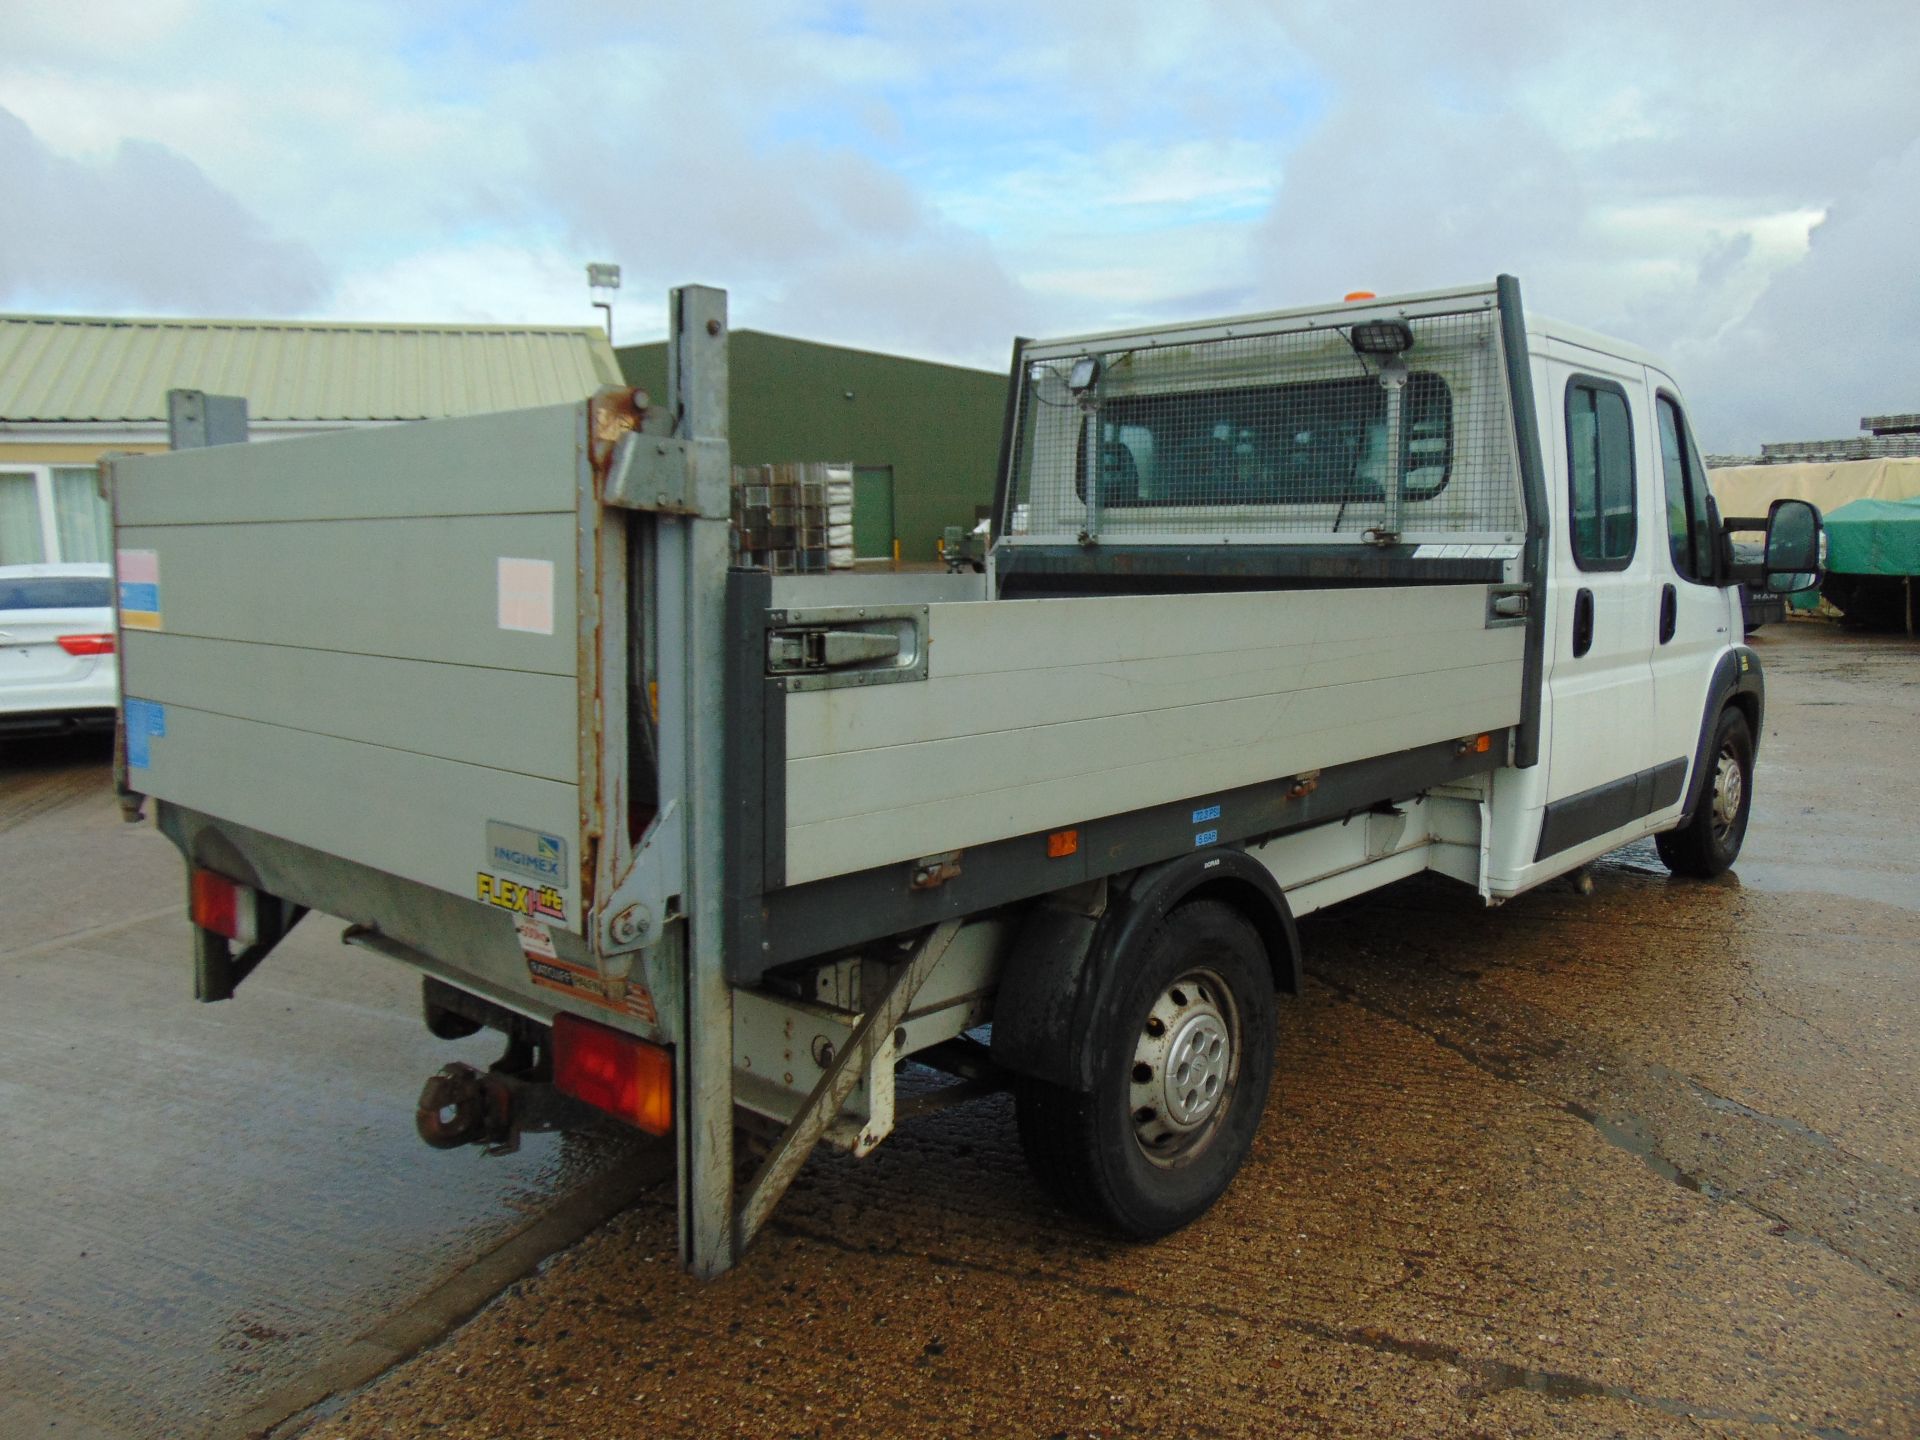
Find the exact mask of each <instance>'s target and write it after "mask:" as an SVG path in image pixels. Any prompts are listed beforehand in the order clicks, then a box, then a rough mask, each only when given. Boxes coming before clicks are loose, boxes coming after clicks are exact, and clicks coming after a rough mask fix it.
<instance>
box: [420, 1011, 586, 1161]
mask: <svg viewBox="0 0 1920 1440" xmlns="http://www.w3.org/2000/svg"><path fill="white" fill-rule="evenodd" d="M546 1052H547V1047H546V1046H538V1047H536V1046H533V1045H529V1044H527V1043H526V1042H524V1041H521V1040H517V1039H516V1040H513V1041H511V1042H509V1044H508V1046H507V1053H506V1054H505V1055H503V1056H501V1057H500V1059H498V1060H497V1061H495V1062H494V1064H493V1066H492V1068H490V1069H487V1070H476V1069H475V1068H474V1067H473V1066H471V1065H467V1064H464V1063H461V1062H459V1061H455V1062H454V1063H453V1064H451V1065H443V1066H441V1067H440V1069H439V1070H438V1071H436V1072H435V1073H434V1074H433V1075H431V1076H429V1077H428V1078H427V1083H426V1085H425V1086H424V1087H422V1089H421V1091H420V1103H419V1105H418V1107H416V1108H415V1110H414V1113H413V1123H414V1128H415V1129H417V1130H418V1131H419V1132H420V1138H421V1139H422V1140H424V1141H426V1142H427V1144H429V1145H431V1146H433V1148H434V1149H436V1150H457V1149H459V1148H460V1147H461V1146H462V1145H479V1146H482V1147H484V1148H485V1151H486V1153H487V1154H489V1155H511V1154H513V1152H514V1151H516V1150H518V1149H519V1148H520V1137H521V1135H523V1134H526V1133H528V1132H533V1133H538V1132H540V1131H543V1130H600V1129H605V1128H608V1127H607V1126H606V1125H605V1124H604V1123H603V1121H602V1120H601V1117H600V1116H599V1114H598V1112H596V1111H595V1110H594V1108H593V1107H592V1106H591V1105H585V1104H582V1103H581V1102H580V1101H578V1100H575V1099H573V1098H571V1097H570V1096H567V1095H562V1094H561V1093H560V1092H559V1091H558V1090H556V1089H555V1088H554V1087H553V1082H552V1079H551V1074H552V1065H551V1062H550V1060H549V1058H548V1055H547V1053H546Z"/></svg>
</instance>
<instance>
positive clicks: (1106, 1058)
mask: <svg viewBox="0 0 1920 1440" xmlns="http://www.w3.org/2000/svg"><path fill="white" fill-rule="evenodd" d="M1129 971H1130V973H1128V974H1125V975H1116V976H1115V977H1114V981H1113V984H1112V985H1111V987H1110V988H1109V990H1108V993H1107V995H1106V996H1105V997H1104V999H1103V1002H1102V1003H1101V1004H1100V1005H1099V1007H1098V1008H1097V1010H1096V1013H1095V1015H1094V1018H1093V1026H1094V1033H1093V1034H1092V1035H1090V1036H1089V1037H1088V1043H1089V1044H1090V1045H1091V1047H1092V1059H1093V1082H1094V1083H1093V1090H1092V1092H1091V1093H1090V1094H1086V1095H1082V1094H1079V1093H1077V1092H1074V1091H1070V1090H1067V1089H1064V1088H1062V1087H1060V1086H1056V1085H1050V1084H1046V1083H1044V1082H1040V1081H1026V1082H1023V1083H1022V1085H1021V1087H1020V1089H1019V1090H1018V1092H1017V1097H1018V1098H1017V1104H1018V1117H1019V1124H1020V1141H1021V1146H1022V1148H1023V1149H1024V1150H1025V1151H1026V1155H1027V1160H1028V1163H1029V1164H1030V1165H1031V1166H1032V1168H1033V1170H1034V1173H1035V1174H1036V1175H1038V1176H1039V1178H1040V1179H1041V1181H1042V1182H1043V1183H1044V1184H1046V1185H1047V1187H1048V1188H1049V1189H1050V1190H1052V1191H1053V1192H1054V1194H1055V1196H1056V1197H1057V1198H1059V1199H1060V1200H1061V1201H1062V1202H1063V1203H1065V1204H1066V1205H1067V1206H1068V1207H1069V1208H1070V1209H1073V1210H1076V1211H1078V1212H1080V1213H1081V1214H1083V1215H1086V1216H1087V1217H1088V1218H1090V1219H1093V1220H1096V1221H1099V1222H1102V1223H1104V1224H1106V1225H1108V1226H1110V1227H1111V1228H1113V1229H1115V1230H1117V1231H1119V1232H1120V1233H1121V1234H1123V1235H1127V1236H1130V1237H1133V1238H1135V1239H1151V1238H1153V1237H1155V1236H1159V1235H1165V1234H1168V1233H1169V1232H1171V1231H1174V1230H1178V1229H1179V1228H1180V1227H1181V1226H1183V1225H1186V1224H1189V1223H1190V1222H1192V1221H1193V1220H1196V1219H1198V1218H1199V1217H1200V1216H1201V1215H1203V1214H1204V1213H1206V1211H1207V1209H1208V1208H1209V1207H1210V1206H1211V1205H1212V1204H1213V1202H1214V1201H1215V1200H1217V1199H1218V1198H1219V1197H1220V1194H1221V1192H1222V1191H1224V1190H1225V1189H1226V1188H1227V1186H1228V1184H1229V1183H1230V1182H1231V1181H1232V1179H1233V1177H1234V1175H1235V1174H1236V1173H1237V1172H1238V1171H1239V1169H1240V1166H1241V1163H1242V1162H1243V1161H1244V1160H1245V1159H1246V1157H1247V1152H1248V1151H1249V1150H1250V1149H1251V1148H1252V1145H1253V1137H1254V1133H1255V1131H1257V1130H1258V1129H1259V1125H1260V1115H1261V1112H1262V1111H1263V1110H1264V1109H1265V1108H1266V1100H1267V1090H1268V1088H1269V1086H1270V1085H1271V1083H1272V1080H1273V1063H1274V991H1273V971H1272V967H1271V965H1270V963H1269V961H1268V958H1267V954H1266V948H1265V946H1264V945H1262V943H1261V941H1260V937H1259V935H1258V933H1256V932H1255V930H1254V928H1253V926H1252V925H1250V924H1249V923H1248V922H1247V920H1246V919H1245V918H1244V917H1243V916H1242V915H1241V914H1240V913H1239V912H1238V911H1237V910H1234V909H1233V908H1232V907H1230V906H1227V905H1223V904H1221V903H1219V902H1218V901H1213V900H1197V901H1193V902H1191V903H1189V904H1186V905H1183V906H1181V907H1180V908H1179V909H1177V910H1175V911H1173V912H1172V913H1171V914H1169V915H1168V916H1167V917H1166V919H1165V920H1163V921H1162V922H1161V923H1160V924H1159V926H1158V927H1157V928H1156V930H1155V932H1154V933H1153V934H1152V935H1151V936H1150V937H1149V938H1148V940H1147V941H1146V943H1145V944H1144V945H1142V946H1141V947H1140V948H1139V950H1138V951H1137V952H1136V955H1135V957H1134V958H1133V961H1132V963H1130V964H1129ZM1062 1038H1063V1043H1066V1041H1067V1038H1068V1037H1062Z"/></svg>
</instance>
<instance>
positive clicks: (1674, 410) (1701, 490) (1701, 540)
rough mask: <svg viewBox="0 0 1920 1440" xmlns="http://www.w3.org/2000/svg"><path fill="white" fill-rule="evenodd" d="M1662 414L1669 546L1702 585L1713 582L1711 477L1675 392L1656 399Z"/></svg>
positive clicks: (1678, 566) (1676, 563)
mask: <svg viewBox="0 0 1920 1440" xmlns="http://www.w3.org/2000/svg"><path fill="white" fill-rule="evenodd" d="M1654 408H1655V410H1656V412H1657V413H1658V415H1659V417H1660V473H1661V478H1662V479H1663V480H1664V481H1665V483H1666V491H1667V549H1668V550H1669V552H1671V554H1672V555H1673V568H1674V569H1675V570H1677V571H1679V573H1680V574H1682V575H1684V576H1685V577H1686V578H1687V579H1689V580H1692V581H1695V582H1697V583H1699V584H1702V585H1710V584H1712V583H1713V518H1712V516H1711V514H1710V513H1709V512H1708V510H1707V477H1706V472H1705V471H1704V470H1702V469H1701V468H1700V459H1699V452H1698V451H1696V450H1695V449H1694V447H1693V445H1692V443H1691V441H1692V437H1691V436H1690V435H1688V434H1687V422H1686V417H1685V416H1683V415H1682V414H1681V413H1680V407H1679V406H1678V405H1677V404H1675V403H1674V401H1673V399H1672V397H1671V396H1667V395H1661V396H1659V397H1657V398H1656V400H1655V401H1654Z"/></svg>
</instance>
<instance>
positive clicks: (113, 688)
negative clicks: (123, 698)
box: [0, 564, 120, 735]
mask: <svg viewBox="0 0 1920 1440" xmlns="http://www.w3.org/2000/svg"><path fill="white" fill-rule="evenodd" d="M114 625H115V620H114V609H113V567H112V566H111V565H77V564H76V565H0V735H57V734H65V733H68V732H71V731H75V730H100V731H111V730H112V729H113V717H114V712H115V710H116V709H117V707H118V705H119V703H120V702H119V689H120V677H119V668H118V662H117V659H116V657H115V655H114V649H115V646H114V639H115V629H114Z"/></svg>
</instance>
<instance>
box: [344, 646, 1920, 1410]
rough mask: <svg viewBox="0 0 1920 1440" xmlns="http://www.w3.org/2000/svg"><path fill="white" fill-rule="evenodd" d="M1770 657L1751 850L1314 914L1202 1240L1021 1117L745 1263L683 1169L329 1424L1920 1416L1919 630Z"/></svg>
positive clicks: (854, 1165)
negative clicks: (696, 1256) (1133, 1235)
mask: <svg viewBox="0 0 1920 1440" xmlns="http://www.w3.org/2000/svg"><path fill="white" fill-rule="evenodd" d="M1756 643H1757V648H1759V649H1760V651H1761V652H1762V654H1763V655H1764V657H1765V661H1766V664H1767V667H1768V679H1769V695H1770V700H1771V707H1770V710H1769V714H1768V721H1767V726H1766V732H1767V733H1766V740H1765V743H1764V749H1763V753H1762V757H1761V769H1760V773H1759V778H1758V801H1757V810H1756V813H1755V816H1754V821H1753V826H1752V830H1751V833H1750V835H1749V838H1748V842H1747V856H1746V858H1745V859H1744V860H1743V862H1742V864H1741V866H1740V868H1739V870H1738V873H1737V874H1736V875H1735V876H1731V877H1727V878H1725V879H1724V880H1722V881H1721V882H1718V883H1714V884H1706V885H1701V884H1694V883H1685V882H1678V881H1672V880H1669V879H1668V878H1667V877H1666V876H1665V874H1664V872H1663V871H1662V870H1661V867H1660V866H1659V863H1658V861H1657V860H1656V859H1655V858H1654V855H1653V850H1652V846H1651V845H1650V844H1647V845H1642V846H1638V847H1634V848H1633V849H1631V850H1629V851H1626V852H1622V853H1621V854H1619V855H1616V856H1614V857H1612V859H1610V860H1609V861H1608V862H1607V863H1606V864H1605V865H1603V866H1601V867H1599V869H1598V870H1597V872H1596V875H1595V879H1596V882H1597V883H1596V889H1595V893H1594V894H1593V895H1591V896H1581V895H1578V894H1576V893H1575V892H1574V891H1573V890H1572V889H1571V888H1569V887H1567V886H1565V885H1557V886H1555V887H1552V888H1550V889H1548V890H1546V891H1543V892H1540V893H1536V894H1533V895H1530V896H1527V897H1524V898H1523V899H1521V900H1519V901H1516V902H1514V903H1513V904H1511V905H1508V906H1506V907H1505V908H1503V909H1501V910H1499V911H1495V912H1492V913H1487V912H1484V911H1482V910H1480V909H1479V908H1478V905H1477V902H1475V901H1474V900H1473V898H1472V897H1471V896H1470V895H1466V894H1464V893H1462V892H1456V891H1455V890H1454V889H1452V888H1449V887H1447V886H1446V885H1444V884H1443V883H1440V882H1431V883H1429V882H1425V881H1422V882H1415V883H1411V884H1408V885H1406V886H1403V887H1400V888H1398V889H1396V890H1393V891H1390V892H1387V893H1385V894H1382V895H1379V896H1375V897H1372V898H1370V899H1367V900H1363V901H1361V902H1357V903H1355V904H1352V905H1349V906H1347V907H1344V908H1343V909H1341V910H1338V911H1336V912H1331V913H1328V914H1326V915H1323V916H1319V917H1315V918H1314V919H1313V920H1311V921H1309V922H1308V923H1307V924H1305V925H1304V926H1303V927H1302V929H1303V939H1304V941H1305V943H1306V947H1307V955H1308V967H1309V974H1310V984H1309V986H1308V989H1307V992H1306V994H1305V995H1303V996H1302V997H1300V999H1299V1000H1297V1001H1295V1002H1292V1003H1289V1004H1287V1005H1285V1006H1283V1008H1282V1020H1281V1027H1282V1028H1281V1056H1282V1059H1281V1064H1280V1069H1279V1073H1278V1079H1277V1081H1276V1087H1275V1094H1274V1097H1273V1101H1272V1103H1271V1106H1270V1109H1269V1112H1268V1115H1267V1118H1266V1122H1265V1125H1264V1127H1263V1129H1262V1131H1261V1134H1260V1137H1259V1141H1258V1145H1257V1148H1256V1151H1255V1153H1254V1155H1253V1158H1252V1161H1251V1163H1250V1164H1249V1165H1248V1167H1247V1169H1246V1170H1245V1172H1244V1173H1243V1174H1242V1176H1241V1178H1240V1180H1239V1182H1238V1183H1237V1184H1236V1185H1235V1186H1234V1188H1233V1189H1232V1190H1231V1191H1230V1192H1229V1193H1228V1195H1227V1196H1226V1197H1225V1199H1224V1200H1223V1202H1222V1203H1221V1204H1220V1205H1219V1206H1218V1207H1217V1208H1216V1209H1215V1210H1214V1212H1213V1213H1212V1214H1211V1215H1209V1216H1208V1217H1207V1218H1206V1219H1205V1220H1203V1221H1202V1222H1200V1223H1199V1224H1196V1225H1194V1226H1193V1227H1191V1228H1189V1229H1188V1230H1186V1231H1184V1232H1182V1233H1180V1234H1178V1235H1175V1236H1173V1237H1170V1238H1169V1239H1167V1240H1165V1241H1162V1242H1160V1243H1158V1244H1155V1245H1151V1246H1140V1247H1136V1246H1128V1245H1121V1244H1116V1243H1113V1242H1111V1241H1109V1240H1106V1239H1104V1238H1102V1237H1101V1236H1099V1235H1097V1234H1094V1233H1091V1232H1089V1231H1088V1230H1087V1229H1086V1228H1085V1227H1083V1226H1081V1225H1080V1224H1078V1223H1077V1222H1075V1221H1073V1220H1071V1219H1068V1218H1066V1217H1064V1216H1062V1215H1060V1214H1059V1213H1058V1212H1056V1211H1054V1210H1052V1209H1051V1208H1050V1207H1049V1206H1048V1203H1047V1201H1046V1200H1045V1199H1044V1197H1043V1196H1042V1194H1041V1193H1040V1191H1039V1189H1038V1188H1037V1187H1036V1186H1035V1185H1034V1184H1033V1183H1032V1182H1031V1181H1030V1180H1029V1179H1028V1178H1027V1175H1026V1173H1025V1170H1024V1168H1023V1167H1022V1164H1021V1161H1020V1158H1019V1154H1018V1146H1017V1142H1016V1141H1015V1138H1014V1135H1013V1125H1012V1114H1011V1109H1010V1107H1009V1105H1008V1104H1007V1103H1006V1102H1005V1101H1004V1100H998V1099H996V1100H989V1101H985V1102H982V1103H980V1104H977V1105H975V1106H972V1107H969V1108H966V1109H963V1110H959V1111H950V1112H947V1113H945V1114H942V1115H937V1116H932V1117H928V1118H926V1119H924V1120H921V1121H918V1122H914V1123H912V1124H910V1125H908V1126H907V1127H906V1128H905V1129H904V1130H903V1131H902V1132H901V1133H900V1134H899V1135H897V1136H896V1137H895V1138H894V1139H892V1140H891V1141H889V1142H888V1144H887V1145H886V1146H884V1147H882V1149H881V1150H880V1151H879V1152H878V1153H877V1154H876V1155H875V1156H874V1157H873V1158H871V1159H869V1160H866V1161H858V1162H856V1161H851V1160H847V1159H844V1158H841V1157H838V1156H824V1155H823V1156H818V1157H816V1158H815V1159H814V1161H813V1162H812V1163H811V1164H810V1165H809V1167H808V1168H807V1170H806V1172H805V1173H804V1174H803V1176H802V1177H801V1179H800V1181H799V1183H798V1184H797V1186H796V1188H795V1189H794V1191H793V1192H792V1193H791V1194H790V1195H789V1196H788V1197H787V1199H786V1200H785V1201H784V1202H783V1204H782V1205H781V1207H780V1209H779V1211H778V1212H777V1214H776V1217H775V1221H774V1224H773V1227H772V1230H771V1233H769V1234H767V1235H766V1236H764V1237H763V1238H762V1240H761V1241H760V1243H759V1244H758V1245H757V1246H756V1247H755V1248H754V1250H753V1251H752V1252H751V1253H750V1255H749V1256H748V1258H747V1259H746V1261H745V1263H744V1264H742V1265H741V1267H740V1268H739V1269H738V1270H737V1271H735V1272H734V1273H732V1274H730V1275H728V1276H726V1277H725V1278H723V1279H721V1280H719V1281H716V1282H713V1283H711V1284H702V1283H699V1282H696V1281H693V1280H690V1279H688V1278H687V1277H686V1276H684V1275H682V1274H681V1273H680V1272H679V1270H678V1269H677V1268H676V1265H675V1262H674V1239H673V1216H672V1195H671V1190H670V1189H669V1188H665V1187H661V1188H656V1189H654V1190H653V1191H651V1192H650V1193H648V1194H647V1195H646V1196H645V1197H644V1198H643V1199H642V1201H641V1202H640V1203H639V1204H637V1205H636V1206H635V1207H634V1208H633V1209H631V1210H630V1211H629V1212H628V1213H626V1214H625V1215H623V1216H622V1217H620V1218H619V1219H618V1220H616V1221H614V1222H613V1223H611V1224H610V1225H608V1226H607V1227H605V1228H604V1229H602V1230H601V1231H599V1232H598V1233H596V1234H595V1235H593V1236H592V1237H591V1238H589V1239H588V1240H587V1241H585V1242H584V1243H582V1244H581V1245H580V1246H578V1247H577V1248H575V1249H574V1250H573V1251H571V1252H570V1253H568V1254H566V1255H564V1256H562V1257H560V1258H559V1259H557V1260H556V1261H554V1262H553V1263H552V1264H551V1265H550V1266H549V1267H548V1268H546V1269H545V1270H544V1271H543V1272H542V1273H541V1274H540V1275H539V1276H538V1277H537V1278H535V1279H532V1280H529V1281H527V1282H525V1283H522V1284H519V1285H516V1286H514V1287H513V1288H512V1289H511V1290H510V1291H509V1292H508V1293H507V1294H505V1295H504V1296H503V1297H502V1298H501V1299H500V1300H499V1301H498V1302H497V1303H495V1304H494V1305H493V1306H491V1307H490V1308H489V1309H488V1310H486V1311H485V1312H484V1313H483V1314H481V1315H480V1316H479V1317H478V1318H477V1319H476V1320H474V1321H473V1322H472V1323H471V1324H470V1325H468V1326H467V1327H466V1328H465V1329H463V1330H462V1331H460V1332H459V1333H458V1334H457V1335H456V1336H455V1337H454V1338H453V1339H451V1340H450V1341H449V1342H448V1343H446V1344H444V1345H442V1346H440V1347H439V1348H437V1349H434V1350H432V1351H430V1352H428V1353H426V1354H424V1355H422V1356H421V1357H420V1358H418V1359H417V1360H415V1361H413V1362H412V1363H409V1364H407V1365H404V1366H402V1367H400V1368H399V1369H397V1370H396V1371H395V1372H393V1373H392V1374H391V1375H390V1376H388V1377H387V1378H386V1379H385V1380H384V1381H382V1382H381V1383H380V1384H378V1385H376V1386H374V1387H372V1388H370V1389H369V1390H367V1391H365V1392H363V1393H361V1394H359V1395H358V1396H355V1397H353V1398H351V1399H350V1400H349V1401H348V1402H347V1403H345V1405H344V1406H343V1407H342V1408H341V1409H339V1410H338V1411H337V1413H334V1414H332V1415H331V1416H329V1417H327V1418H326V1419H324V1420H323V1421H322V1422H321V1423H319V1424H318V1425H317V1427H316V1428H314V1429H313V1430H312V1431H311V1432H310V1440H347V1437H372V1436H389V1435H393V1436H424V1435H434V1436H500V1437H506V1436H516V1437H518V1436H548V1435H551V1436H561V1435H565V1436H569V1437H580V1436H615V1435H622V1436H624V1435H633V1434H648V1435H663V1436H669V1435H670V1436H710V1435H734V1434H738V1435H753V1436H761V1435H764V1436H864V1435H875V1436H881V1435H886V1436H892V1435H900V1436H922V1435H924V1436H961V1435H964V1436H995V1437H999V1436H1036V1437H1038V1436H1107V1435H1156V1436H1157V1435H1189V1436H1212V1435H1223V1436H1242V1435H1245V1436H1277V1435H1316V1436H1374V1435H1448V1436H1482V1437H1495V1436H1532V1435H1554V1436H1561V1435H1569V1436H1632V1437H1640V1436H1700V1435H1727V1436H1736V1435H1737V1436H1799V1435H1815V1436H1875V1437H1879V1436H1911V1435H1916V1434H1920V1315H1917V1313H1916V1308H1915V1307H1916V1305H1920V1294H1917V1293H1916V1291H1917V1290H1920V1138H1916V1121H1917V1120H1920V1101H1917V1100H1916V1095H1917V1094H1920V844H1916V843H1915V841H1914V840H1913V839H1912V820H1911V817H1912V816H1913V815H1914V814H1915V813H1920V767H1915V766H1914V764H1913V759H1914V741H1915V734H1916V719H1917V718H1920V647H1915V646H1914V645H1912V644H1910V643H1907V642H1904V641H1900V640H1894V639H1887V638H1862V637H1856V636H1850V635H1846V634H1843V633H1840V632H1838V631H1836V630H1833V629H1831V628H1830V627H1827V626H1824V625H1817V624H1805V625H1801V624H1796V625H1793V626H1790V627H1785V628H1780V627H1776V628H1774V629H1772V630H1769V631H1766V632H1762V634H1761V635H1760V636H1759V637H1757V642H1756Z"/></svg>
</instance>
